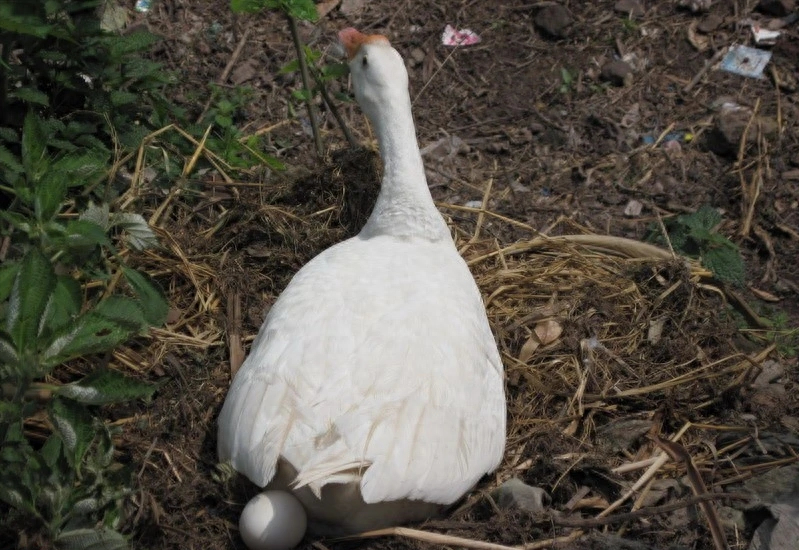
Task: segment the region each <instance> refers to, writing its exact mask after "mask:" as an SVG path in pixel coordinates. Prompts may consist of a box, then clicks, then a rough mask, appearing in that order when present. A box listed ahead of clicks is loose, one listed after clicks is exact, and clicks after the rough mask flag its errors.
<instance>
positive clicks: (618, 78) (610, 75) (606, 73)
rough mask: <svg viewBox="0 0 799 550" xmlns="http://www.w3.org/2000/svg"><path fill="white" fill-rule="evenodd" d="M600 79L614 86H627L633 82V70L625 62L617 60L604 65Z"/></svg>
mask: <svg viewBox="0 0 799 550" xmlns="http://www.w3.org/2000/svg"><path fill="white" fill-rule="evenodd" d="M601 74H602V78H604V79H605V80H607V81H609V82H611V83H612V84H614V85H616V86H628V85H630V84H632V81H633V68H632V66H630V64H629V63H627V62H626V61H622V60H620V59H617V60H615V61H611V62H609V63H605V65H604V66H603V67H602V72H601Z"/></svg>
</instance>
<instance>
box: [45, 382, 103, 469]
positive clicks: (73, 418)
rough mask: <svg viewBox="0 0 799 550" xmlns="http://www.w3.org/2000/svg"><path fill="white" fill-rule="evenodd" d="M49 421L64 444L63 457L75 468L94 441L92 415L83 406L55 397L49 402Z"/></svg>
mask: <svg viewBox="0 0 799 550" xmlns="http://www.w3.org/2000/svg"><path fill="white" fill-rule="evenodd" d="M48 412H49V414H50V419H51V420H52V422H53V426H54V427H55V429H56V433H58V435H59V437H60V438H61V442H62V443H63V444H64V456H66V458H67V462H68V463H69V465H70V466H72V467H73V468H77V467H78V465H79V464H80V463H81V461H82V460H83V456H84V455H85V454H86V451H87V450H88V449H89V446H90V445H91V443H92V439H94V426H92V415H91V414H90V413H89V411H88V409H86V407H85V406H83V405H81V404H80V403H77V402H76V401H72V400H71V399H60V398H58V397H56V398H55V399H52V400H51V401H50V406H49V411H48Z"/></svg>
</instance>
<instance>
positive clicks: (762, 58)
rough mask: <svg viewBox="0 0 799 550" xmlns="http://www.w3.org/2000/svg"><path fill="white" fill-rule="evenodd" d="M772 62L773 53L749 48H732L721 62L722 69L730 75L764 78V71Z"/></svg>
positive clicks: (738, 46)
mask: <svg viewBox="0 0 799 550" xmlns="http://www.w3.org/2000/svg"><path fill="white" fill-rule="evenodd" d="M770 60H771V52H769V51H766V50H759V49H757V48H750V47H748V46H740V45H735V46H732V47H731V48H730V49H729V51H727V54H726V55H725V56H724V59H722V61H721V69H722V70H723V71H727V72H728V73H734V74H739V75H741V76H748V77H749V78H763V70H764V69H765V68H766V65H768V62H769V61H770Z"/></svg>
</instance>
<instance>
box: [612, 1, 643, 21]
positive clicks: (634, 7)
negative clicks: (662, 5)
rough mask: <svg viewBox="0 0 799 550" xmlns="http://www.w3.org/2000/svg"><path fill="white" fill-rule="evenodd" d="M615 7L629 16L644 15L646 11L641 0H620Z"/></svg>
mask: <svg viewBox="0 0 799 550" xmlns="http://www.w3.org/2000/svg"><path fill="white" fill-rule="evenodd" d="M613 9H614V10H616V11H617V12H620V13H623V14H624V15H626V16H628V17H643V16H644V13H646V10H645V9H644V6H643V5H642V4H641V0H619V1H618V2H616V5H615V6H613Z"/></svg>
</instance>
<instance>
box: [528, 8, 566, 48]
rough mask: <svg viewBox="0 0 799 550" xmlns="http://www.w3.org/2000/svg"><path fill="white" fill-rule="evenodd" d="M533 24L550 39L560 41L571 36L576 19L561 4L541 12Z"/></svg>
mask: <svg viewBox="0 0 799 550" xmlns="http://www.w3.org/2000/svg"><path fill="white" fill-rule="evenodd" d="M533 22H534V23H535V26H536V27H538V29H539V30H540V31H541V32H542V33H543V34H544V35H546V36H547V37H548V38H554V39H556V40H559V39H561V38H567V37H568V36H569V35H570V34H571V32H572V25H573V23H574V17H572V14H571V13H570V12H569V10H567V9H566V8H564V7H563V6H561V5H560V4H551V5H549V6H546V7H545V8H543V9H542V10H541V11H539V12H538V13H537V14H536V15H535V19H534V20H533Z"/></svg>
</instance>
